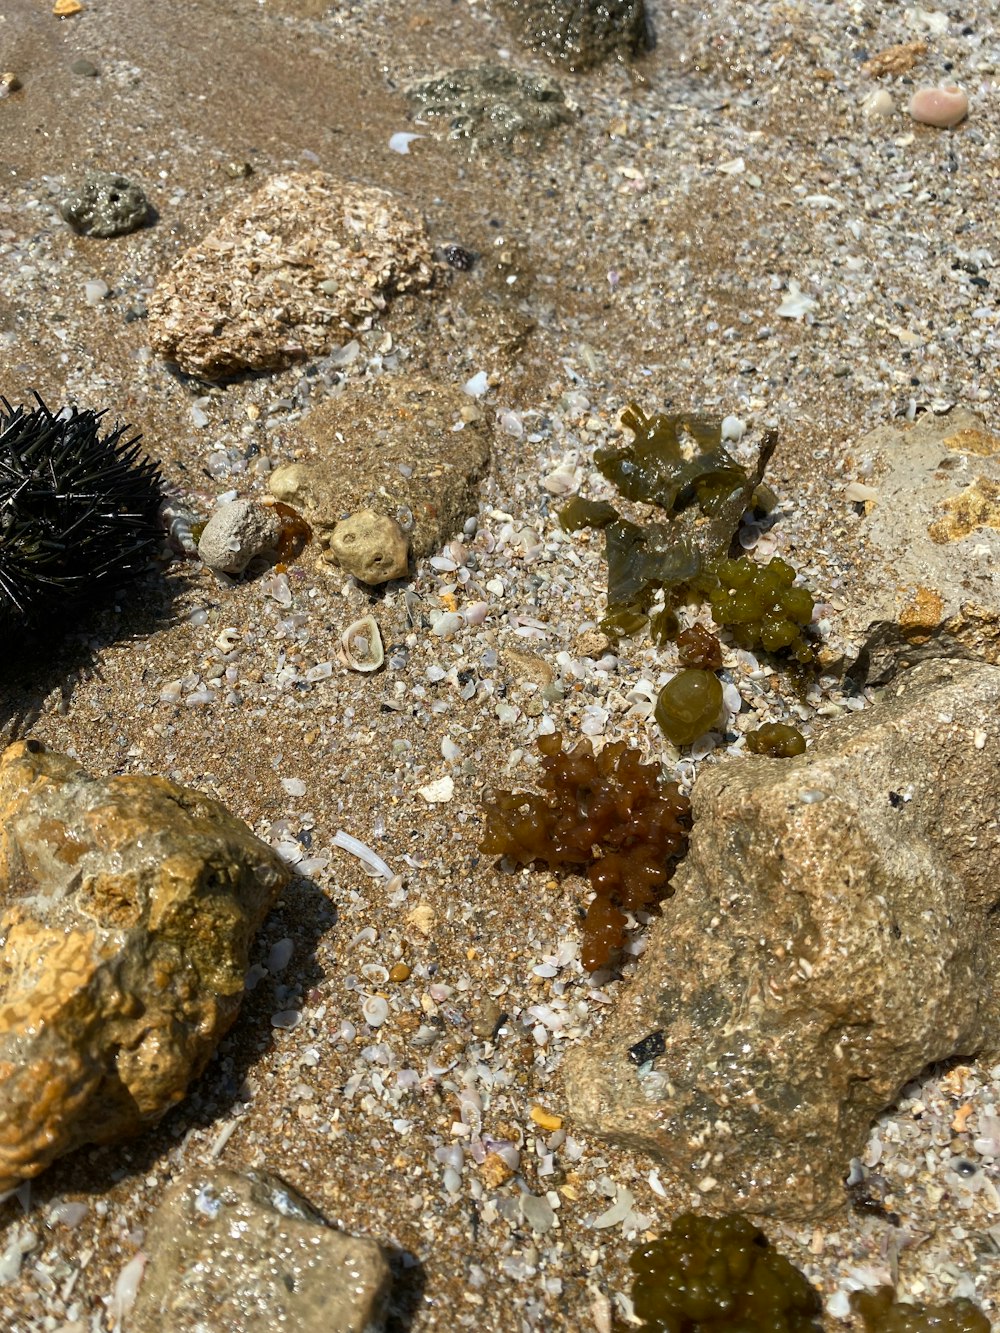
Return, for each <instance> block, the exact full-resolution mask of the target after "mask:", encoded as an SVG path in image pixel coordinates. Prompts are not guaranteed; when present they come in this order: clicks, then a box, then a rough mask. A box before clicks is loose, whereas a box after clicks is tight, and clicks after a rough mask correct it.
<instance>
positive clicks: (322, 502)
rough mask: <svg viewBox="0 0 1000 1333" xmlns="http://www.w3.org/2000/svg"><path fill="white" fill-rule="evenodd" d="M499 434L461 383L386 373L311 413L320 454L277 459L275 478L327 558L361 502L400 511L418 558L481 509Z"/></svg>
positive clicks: (310, 435)
mask: <svg viewBox="0 0 1000 1333" xmlns="http://www.w3.org/2000/svg"><path fill="white" fill-rule="evenodd" d="M459 424H460V425H462V429H461V430H455V426H456V425H459ZM491 439H492V431H491V429H490V427H489V426H488V425H487V423H486V420H485V418H484V416H483V414H482V411H481V410H480V408H478V407H477V406H476V405H475V404H474V403H472V402H471V400H470V399H469V397H468V395H467V394H464V393H463V392H462V390H461V389H460V388H457V387H453V386H451V385H443V384H438V383H435V382H434V381H433V380H428V379H423V378H421V377H419V376H413V375H387V376H385V377H384V378H382V379H381V380H379V381H377V383H376V385H375V387H374V389H373V388H369V387H367V386H361V385H358V386H351V387H348V388H347V389H346V390H345V392H344V393H343V394H341V395H340V397H338V398H334V399H332V400H330V401H329V402H325V403H323V404H321V405H320V406H319V407H317V408H315V409H314V410H313V411H312V412H310V414H309V416H308V417H307V418H306V420H305V422H304V423H303V425H302V427H301V436H300V440H301V444H302V445H303V446H304V451H305V450H308V451H309V453H310V454H311V455H312V457H310V458H309V459H308V461H305V462H302V463H289V464H286V465H285V466H283V467H279V468H276V469H275V471H274V472H273V473H272V474H271V479H270V487H271V491H272V493H273V494H274V495H275V496H277V498H278V499H279V500H283V501H285V502H286V503H287V504H290V505H293V506H294V507H295V508H296V509H297V510H299V511H300V512H301V513H303V514H304V515H305V517H306V518H307V519H308V521H309V524H310V526H311V527H312V530H313V535H314V536H315V538H316V540H317V542H318V544H319V546H320V547H321V548H322V550H323V551H324V553H325V558H326V559H328V560H334V559H335V557H334V556H333V554H332V552H331V550H330V542H331V538H332V536H333V530H334V528H335V527H336V526H337V524H338V522H339V521H340V519H341V518H342V517H343V516H344V515H345V514H350V513H353V512H355V511H357V510H359V509H372V510H374V511H375V512H377V513H380V514H387V515H388V516H389V517H390V518H393V519H396V520H397V522H399V523H400V524H401V525H402V527H403V529H404V531H407V530H408V531H409V539H410V548H411V550H412V551H413V553H414V555H415V556H417V557H418V558H419V557H420V556H424V555H430V554H432V553H433V552H434V551H437V550H439V549H440V547H441V546H442V544H443V543H444V542H445V541H446V540H447V539H448V538H449V537H451V536H453V535H454V534H455V533H456V532H460V531H461V529H462V525H463V524H464V522H465V520H466V518H468V516H469V515H470V514H474V513H476V511H477V509H478V486H479V482H480V481H481V480H482V478H483V477H484V476H485V475H486V471H487V469H488V467H489V461H490V443H491Z"/></svg>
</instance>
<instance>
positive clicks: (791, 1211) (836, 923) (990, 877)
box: [565, 661, 1000, 1219]
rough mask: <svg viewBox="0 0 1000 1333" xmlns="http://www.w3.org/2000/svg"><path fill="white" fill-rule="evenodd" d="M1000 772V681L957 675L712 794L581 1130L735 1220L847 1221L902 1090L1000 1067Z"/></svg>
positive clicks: (579, 1087)
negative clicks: (979, 1065) (641, 1048)
mask: <svg viewBox="0 0 1000 1333" xmlns="http://www.w3.org/2000/svg"><path fill="white" fill-rule="evenodd" d="M998 763H1000V667H996V666H993V665H989V664H986V663H971V662H954V663H947V662H942V661H939V662H926V663H922V664H921V665H920V666H917V667H915V668H914V669H913V670H912V671H910V672H907V673H906V674H905V675H903V676H901V677H900V678H899V679H898V680H897V681H895V682H894V683H893V685H892V686H890V687H889V688H888V689H887V690H886V692H885V695H884V697H883V698H882V699H881V701H880V702H878V703H877V704H876V705H874V706H873V707H872V708H870V709H868V710H865V711H864V712H861V713H857V714H853V715H852V716H851V717H850V719H849V720H847V721H844V722H842V723H838V724H837V726H836V727H835V728H834V729H832V730H831V731H830V732H829V733H828V734H827V736H826V737H824V738H823V739H822V740H820V741H818V742H816V744H815V745H814V746H813V747H811V749H810V750H809V751H807V753H806V754H804V755H802V756H800V757H798V758H795V759H788V760H773V759H766V758H752V757H751V758H747V759H746V760H742V761H740V762H731V763H727V764H724V765H723V764H720V765H718V766H717V767H715V768H713V769H711V770H710V771H708V772H706V773H705V774H704V775H703V776H701V777H700V778H699V780H698V782H697V783H696V785H695V788H694V792H693V806H694V830H693V832H692V835H691V845H690V850H689V852H688V855H687V858H686V860H685V861H684V863H683V865H682V867H681V869H680V871H679V872H678V874H677V876H676V877H675V880H674V883H675V887H676V894H675V896H674V897H673V898H671V899H670V900H669V901H668V902H666V903H665V904H664V906H663V918H662V920H660V921H658V922H657V923H656V924H655V925H654V927H653V930H652V934H651V938H650V944H649V947H648V949H647V950H646V953H645V954H644V955H643V958H642V961H641V963H640V965H639V970H638V973H637V975H636V978H635V981H634V982H633V983H632V984H631V986H630V987H629V988H628V989H627V991H626V992H625V994H624V995H623V996H622V998H621V1000H620V1002H619V1004H618V1006H617V1008H616V1010H615V1011H614V1012H613V1013H612V1015H611V1017H610V1019H609V1020H608V1021H607V1022H606V1023H605V1025H604V1027H603V1028H602V1029H601V1032H600V1035H599V1038H598V1039H597V1040H596V1041H593V1042H591V1043H590V1044H588V1045H587V1047H586V1048H585V1049H584V1050H582V1051H580V1052H578V1053H575V1054H574V1055H573V1056H572V1057H570V1059H569V1060H568V1061H567V1066H566V1072H565V1078H566V1090H567V1094H568V1097H569V1104H570V1107H571V1111H572V1114H573V1116H574V1118H575V1120H576V1122H577V1124H578V1125H579V1126H580V1127H581V1128H583V1129H584V1130H587V1131H590V1132H593V1133H596V1134H599V1135H601V1136H603V1137H605V1138H608V1139H610V1140H612V1141H613V1142H615V1143H617V1144H621V1145H627V1146H630V1147H633V1148H639V1149H641V1150H644V1151H645V1152H648V1153H650V1154H651V1155H652V1156H653V1157H655V1158H656V1159H657V1160H658V1161H659V1162H660V1163H661V1164H662V1168H663V1169H664V1170H665V1172H666V1173H667V1174H669V1175H671V1176H672V1177H673V1178H674V1179H675V1180H676V1181H677V1182H678V1184H679V1185H680V1186H682V1187H683V1188H685V1189H690V1188H691V1187H692V1186H693V1185H700V1186H701V1188H702V1189H703V1190H704V1191H705V1196H706V1199H707V1201H708V1203H709V1204H710V1205H711V1207H712V1209H713V1211H719V1212H726V1211H730V1210H734V1209H746V1210H748V1211H750V1212H753V1213H757V1214H770V1215H775V1216H778V1217H782V1218H787V1219H803V1218H811V1217H816V1216H821V1215H823V1214H824V1213H827V1212H829V1211H830V1210H832V1209H833V1208H835V1207H836V1206H838V1205H842V1204H843V1201H844V1197H845V1196H844V1186H843V1179H844V1176H845V1175H846V1173H847V1170H848V1165H849V1162H850V1159H851V1158H852V1157H853V1156H856V1155H860V1153H861V1151H862V1150H863V1147H864V1144H865V1141H866V1138H867V1135H868V1131H869V1127H870V1125H871V1122H872V1120H873V1119H874V1118H875V1117H876V1116H877V1115H878V1114H879V1112H881V1111H882V1110H883V1109H884V1108H885V1107H886V1106H888V1105H889V1104H890V1103H891V1102H892V1101H893V1099H894V1098H895V1097H896V1096H897V1094H898V1093H899V1091H900V1089H901V1088H902V1087H903V1085H904V1084H905V1083H907V1082H908V1081H909V1080H911V1079H913V1078H916V1077H917V1076H918V1075H919V1074H920V1073H921V1071H922V1070H924V1069H925V1067H926V1066H927V1065H928V1064H931V1063H933V1062H936V1061H942V1060H948V1059H951V1058H952V1057H955V1056H962V1057H970V1056H973V1055H975V1054H976V1053H977V1052H984V1053H986V1054H990V1053H991V1052H993V1051H996V1050H997V1049H998V1047H1000V982H998V974H997V965H996V960H997V957H998V951H1000V911H998V910H997V909H998V908H1000V877H998V876H997V873H996V867H997V864H998V859H1000V788H998V786H997V781H996V775H997V766H998ZM653 1034H659V1035H658V1037H657V1038H656V1041H655V1044H651V1043H648V1042H647V1043H646V1047H647V1049H653V1050H654V1051H655V1050H656V1049H657V1048H659V1049H660V1052H661V1053H660V1054H656V1055H655V1056H654V1058H652V1059H651V1060H647V1061H646V1063H644V1064H636V1063H634V1059H635V1057H636V1055H637V1054H638V1055H639V1058H640V1059H641V1058H642V1055H641V1053H639V1052H635V1051H634V1050H633V1049H632V1048H635V1047H636V1044H637V1043H638V1042H640V1041H643V1040H644V1039H646V1038H649V1037H650V1036H651V1035H653ZM630 1052H631V1055H630Z"/></svg>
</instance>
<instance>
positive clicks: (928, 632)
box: [817, 408, 1000, 683]
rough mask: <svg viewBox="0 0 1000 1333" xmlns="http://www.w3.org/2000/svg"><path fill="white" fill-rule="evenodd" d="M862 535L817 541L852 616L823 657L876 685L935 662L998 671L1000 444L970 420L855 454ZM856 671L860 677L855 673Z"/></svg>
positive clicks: (945, 420) (886, 436) (936, 425)
mask: <svg viewBox="0 0 1000 1333" xmlns="http://www.w3.org/2000/svg"><path fill="white" fill-rule="evenodd" d="M852 454H853V457H854V461H855V463H856V464H857V465H858V466H862V465H863V468H864V472H865V476H864V481H863V483H862V484H863V486H864V487H865V488H866V489H865V491H863V492H860V491H859V490H858V489H857V487H855V489H853V490H852V489H850V487H848V488H847V490H846V492H845V497H844V498H845V502H849V500H850V497H851V496H854V495H859V496H860V497H861V498H859V499H858V500H857V501H856V503H857V504H858V506H859V507H860V506H862V505H863V506H864V511H865V512H864V514H863V515H862V516H861V517H860V518H859V519H858V521H857V522H856V524H854V525H850V526H836V525H835V526H834V528H833V531H832V532H831V531H830V530H829V525H828V527H827V530H826V531H825V532H824V533H823V534H822V535H820V534H817V535H818V537H819V540H818V542H817V546H819V547H823V548H824V550H825V552H826V557H827V559H828V560H829V561H830V562H831V564H834V565H837V566H839V568H840V581H841V583H842V586H843V587H844V589H845V594H844V605H843V607H842V608H840V609H839V610H838V612H837V614H836V615H835V616H834V617H831V629H832V634H831V638H830V641H829V643H828V645H827V647H826V649H825V650H824V655H825V657H826V660H827V662H828V663H829V664H831V665H848V666H851V672H852V675H855V676H856V677H858V678H860V679H861V680H863V681H865V682H869V683H872V682H873V683H879V682H883V681H886V680H889V679H891V677H892V676H893V675H894V674H895V672H896V671H897V670H899V669H900V667H901V666H906V665H913V664H914V663H915V662H917V661H920V660H922V659H924V658H927V657H940V656H952V657H954V656H959V655H963V654H964V655H967V656H973V655H977V656H984V657H986V658H987V659H988V660H989V661H993V662H996V661H1000V437H998V436H996V435H993V434H991V433H990V432H989V431H988V430H987V429H986V427H985V425H984V423H983V422H982V420H981V419H980V418H979V417H977V416H976V415H975V414H974V413H972V412H969V411H967V410H965V409H964V408H956V409H954V410H953V411H951V412H949V413H948V414H947V415H944V416H935V415H934V414H933V413H927V414H925V415H924V416H922V417H920V418H918V420H917V422H916V424H915V425H912V426H906V425H887V426H881V427H879V428H878V429H877V430H875V431H872V432H871V434H869V435H866V436H865V437H864V438H863V439H862V440H860V441H859V442H858V444H857V445H856V447H855V449H854V450H853V451H852ZM851 664H854V665H851Z"/></svg>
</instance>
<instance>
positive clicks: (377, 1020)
mask: <svg viewBox="0 0 1000 1333" xmlns="http://www.w3.org/2000/svg"><path fill="white" fill-rule="evenodd" d="M361 1012H362V1013H363V1014H364V1016H365V1022H366V1023H367V1024H368V1026H369V1027H370V1028H380V1027H381V1026H382V1024H383V1023H384V1022H385V1020H386V1019H387V1018H388V1017H389V1003H388V1001H387V1000H386V999H384V998H383V996H381V995H369V996H368V997H367V999H366V1000H365V1002H364V1004H362V1006H361Z"/></svg>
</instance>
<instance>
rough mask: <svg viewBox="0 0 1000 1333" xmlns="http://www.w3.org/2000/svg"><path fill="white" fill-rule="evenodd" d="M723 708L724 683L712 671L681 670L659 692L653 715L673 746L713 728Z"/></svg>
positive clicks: (682, 743)
mask: <svg viewBox="0 0 1000 1333" xmlns="http://www.w3.org/2000/svg"><path fill="white" fill-rule="evenodd" d="M721 711H722V685H721V684H720V682H719V679H718V677H717V676H715V675H713V674H712V672H711V671H700V670H698V669H697V668H695V667H688V668H686V669H685V670H684V671H678V673H677V675H676V676H674V677H673V679H672V680H668V681H667V683H666V685H664V687H663V689H662V690H661V691H660V693H659V697H658V698H657V700H656V708H655V709H654V713H653V715H654V717H655V718H656V720H657V722H658V723H659V726H660V730H661V731H662V732H663V734H664V736H666V738H667V740H668V741H672V742H673V743H674V745H690V744H692V742H693V741H696V740H697V739H698V737H699V736H704V734H705V732H706V731H711V730H712V728H713V727H714V726H715V724H716V722H718V720H719V714H720V713H721Z"/></svg>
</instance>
